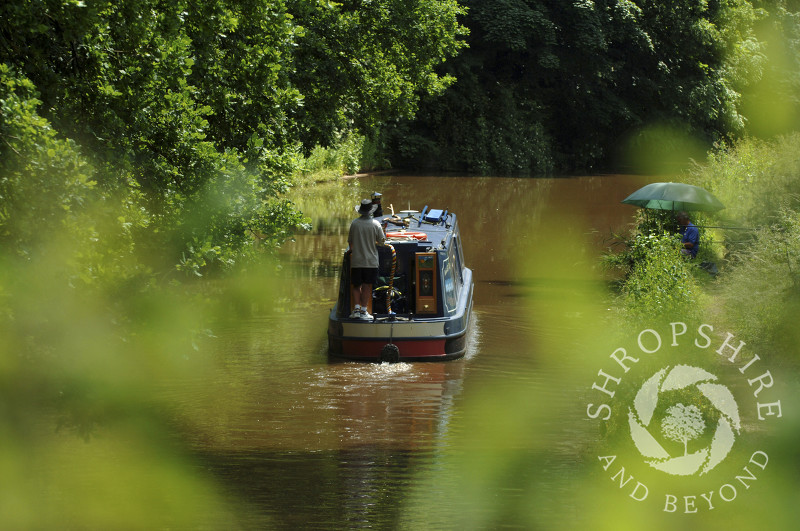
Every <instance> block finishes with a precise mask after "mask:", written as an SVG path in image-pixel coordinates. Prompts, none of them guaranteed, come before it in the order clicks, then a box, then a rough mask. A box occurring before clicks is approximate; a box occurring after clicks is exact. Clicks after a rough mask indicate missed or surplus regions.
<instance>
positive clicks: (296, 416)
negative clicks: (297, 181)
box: [187, 176, 643, 529]
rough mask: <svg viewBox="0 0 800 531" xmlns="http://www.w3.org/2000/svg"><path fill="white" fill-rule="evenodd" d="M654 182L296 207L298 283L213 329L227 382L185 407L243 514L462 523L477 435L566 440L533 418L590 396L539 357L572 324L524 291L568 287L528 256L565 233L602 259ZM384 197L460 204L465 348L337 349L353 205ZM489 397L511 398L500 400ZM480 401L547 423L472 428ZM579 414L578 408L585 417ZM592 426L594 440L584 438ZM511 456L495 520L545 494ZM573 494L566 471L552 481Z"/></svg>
mask: <svg viewBox="0 0 800 531" xmlns="http://www.w3.org/2000/svg"><path fill="white" fill-rule="evenodd" d="M642 184H643V181H642V180H641V179H638V178H633V177H627V176H593V177H573V178H562V179H513V178H463V177H422V176H373V177H366V178H361V179H356V180H352V181H350V182H349V183H348V184H346V185H344V186H341V185H320V186H319V187H317V189H315V190H313V191H312V192H310V193H309V195H308V196H307V197H304V198H303V199H302V200H298V202H299V203H300V205H301V207H302V208H303V209H304V210H305V211H306V212H307V213H308V214H309V216H310V217H311V219H312V224H313V230H312V231H311V232H310V233H309V234H304V235H301V236H298V237H297V238H296V241H295V242H293V243H290V244H287V245H286V247H285V248H284V250H283V253H282V257H283V261H284V270H285V271H286V277H287V282H286V283H285V286H284V287H285V291H283V292H282V293H281V295H280V297H279V298H278V299H277V300H276V301H274V307H275V308H277V310H276V311H273V312H270V313H268V314H267V315H266V316H263V317H259V318H254V319H252V320H250V321H248V322H247V323H244V325H245V326H240V327H237V328H236V329H235V330H234V329H231V330H217V331H215V332H216V334H217V336H218V341H217V343H218V345H219V351H218V369H217V370H216V373H215V374H216V378H215V381H214V382H211V383H205V384H204V386H206V391H207V392H206V393H205V395H204V396H205V397H206V398H205V399H203V398H200V399H197V402H195V403H193V404H189V405H188V406H187V409H189V410H191V411H192V413H191V414H190V415H189V416H191V417H193V420H192V423H193V428H192V430H193V432H194V434H195V435H194V437H195V440H194V441H193V445H194V446H195V448H196V450H197V452H198V454H199V455H200V456H201V460H202V462H203V463H204V464H205V465H204V466H205V467H206V468H207V469H208V470H210V471H211V472H212V474H213V475H214V476H215V477H217V478H218V479H219V481H220V484H221V485H222V486H223V488H224V489H225V491H226V493H227V495H228V496H229V497H230V498H231V499H233V500H236V501H237V503H239V504H241V508H242V510H241V513H240V514H241V521H240V522H239V523H238V524H239V525H241V526H243V527H246V528H287V529H288V528H305V529H309V528H312V529H314V528H317V529H346V528H358V527H371V528H378V529H387V528H390V529H391V528H406V529H420V528H424V529H449V528H452V526H453V525H454V524H453V522H454V520H453V515H452V514H451V513H450V511H449V510H448V507H449V506H450V503H449V501H450V500H452V499H453V498H454V497H460V496H461V489H463V488H464V487H465V485H464V482H465V477H463V475H462V471H460V469H459V468H458V467H457V466H455V465H453V461H452V460H450V459H449V456H452V455H459V454H464V453H467V452H469V448H471V447H472V446H471V445H472V444H473V443H474V444H477V445H479V446H481V447H482V448H483V450H482V451H484V452H486V451H488V452H489V453H490V455H494V452H495V451H496V450H498V448H500V449H501V450H502V448H504V447H505V446H506V445H508V448H509V449H511V450H513V451H514V452H515V453H514V455H517V454H518V453H519V452H522V454H520V455H528V454H527V452H528V449H532V448H538V447H540V446H541V445H542V444H544V442H545V441H550V440H552V439H553V437H554V435H553V434H554V433H559V434H560V435H563V433H562V427H560V426H556V425H553V424H548V423H547V422H549V421H547V420H543V421H541V422H543V423H544V424H542V423H540V424H535V422H534V419H535V417H536V416H537V415H538V413H537V411H538V410H539V408H541V407H542V404H541V402H542V400H546V401H549V402H550V405H551V406H558V405H559V404H561V405H565V404H566V405H567V406H566V407H567V408H568V409H569V404H570V403H572V402H574V401H575V397H573V396H569V395H568V394H565V393H563V392H562V391H563V390H561V389H558V388H553V387H552V382H553V379H554V378H556V375H555V374H553V373H552V372H553V371H552V369H548V367H549V366H547V365H545V364H541V363H539V362H538V358H537V356H538V350H537V348H539V347H537V345H538V344H540V343H541V341H542V340H545V341H546V339H547V336H548V334H558V333H559V331H558V330H553V327H552V320H549V321H547V322H548V323H551V324H548V325H545V324H543V322H540V321H539V320H537V319H531V317H530V314H529V313H528V312H526V311H524V308H523V307H524V297H523V295H524V294H525V293H526V291H529V290H530V289H531V284H532V283H534V284H535V289H539V290H543V289H544V290H551V291H552V296H553V297H555V298H558V297H560V296H561V292H560V290H562V289H564V286H563V285H562V283H560V282H558V281H554V280H553V279H551V278H546V277H541V278H531V275H532V273H530V271H526V270H525V267H524V266H523V265H520V264H523V263H525V262H524V258H525V257H526V256H531V255H537V254H538V253H548V252H552V250H550V249H551V246H550V244H551V243H552V242H553V241H556V242H564V241H570V242H574V243H572V244H571V245H572V246H573V247H574V249H572V251H574V255H575V257H576V260H578V261H584V262H585V263H586V264H589V265H593V264H595V263H596V261H597V257H598V255H599V254H600V253H601V252H602V251H603V250H604V249H605V247H606V246H607V245H608V244H609V243H610V242H611V239H610V236H611V233H612V232H613V231H619V230H622V229H624V228H625V227H626V226H627V224H629V223H630V222H631V221H632V219H633V214H634V212H635V209H634V208H633V207H630V206H626V205H622V204H620V200H621V199H623V198H624V197H626V196H627V195H628V194H629V193H631V192H632V191H634V190H636V189H637V188H639V187H640V186H641V185H642ZM376 190H377V191H380V192H382V193H383V198H384V199H383V202H384V209H385V210H386V211H388V210H389V206H390V205H393V206H394V208H395V210H397V211H399V210H403V209H408V208H411V209H416V210H421V209H422V207H424V206H425V205H429V206H430V207H434V208H442V209H449V210H451V211H454V212H456V213H457V215H458V219H459V223H460V227H461V233H462V235H463V242H464V254H465V260H466V263H467V265H468V266H469V267H470V268H472V269H473V271H474V278H475V283H476V286H475V301H474V317H475V319H474V324H473V326H472V329H471V331H470V336H469V346H468V349H467V355H466V356H465V357H464V358H463V359H460V360H455V361H451V362H444V363H416V364H409V363H400V364H395V365H389V364H382V365H378V364H362V363H352V362H347V363H344V362H336V361H330V360H329V359H328V357H327V355H326V337H325V332H326V322H327V316H328V312H329V310H330V308H331V307H332V305H333V303H334V301H335V297H336V292H337V285H336V284H337V274H338V267H339V262H340V258H341V252H342V250H343V249H344V248H345V246H346V241H345V240H346V233H347V228H348V225H349V223H350V221H351V220H352V219H353V218H354V217H355V213H354V211H353V207H354V205H356V203H357V202H358V201H359V199H360V198H362V197H368V196H369V195H370V193H371V192H372V191H376ZM562 215H563V216H565V217H564V218H563V219H562V218H561V217H560V216H562ZM572 222H575V223H572ZM574 288H575V286H574V285H573V286H571V288H567V289H574ZM519 390H533V391H535V396H536V397H537V398H538V401H537V403H535V404H531V403H526V402H525V398H524V397H521V395H520V394H519V393H520V391H519ZM490 392H491V393H493V394H491V393H490ZM487 393H490V394H489V396H494V397H495V398H494V399H484V397H485V396H487ZM193 396H203V395H193ZM525 396H527V395H525ZM492 400H495V401H496V402H495V403H492ZM476 402H479V403H480V405H479V406H478V407H479V408H481V407H485V408H489V410H491V408H493V407H496V408H503V409H505V408H520V409H521V410H522V411H530V413H529V414H528V415H529V416H530V422H531V424H530V425H528V424H527V423H525V424H524V429H522V428H521V427H520V426H509V427H505V428H503V427H502V426H501V427H500V428H498V427H496V426H495V427H491V426H490V425H487V428H486V429H487V430H488V431H491V430H494V429H501V430H502V429H506V428H507V429H508V433H509V434H511V435H510V436H506V435H502V437H501V436H500V435H498V439H493V438H491V437H490V435H491V434H484V435H479V436H478V437H477V438H471V435H472V431H471V430H474V427H475V422H474V421H473V420H472V419H474V418H475V417H474V415H475V413H474V410H475V403H476ZM573 414H574V416H575V418H576V419H577V418H580V416H582V415H583V410H582V409H581V408H576V409H575V410H574V413H573ZM526 418H527V417H526ZM569 424H570V419H567V421H566V425H569ZM568 429H571V428H568ZM503 433H505V432H503ZM570 437H573V435H572V434H571V435H570V436H569V437H568V440H569V438H570ZM581 437H584V438H585V437H586V436H585V435H581V434H580V433H576V434H574V438H578V439H580V438H581ZM475 441H477V442H475ZM583 442H584V443H586V444H589V443H591V441H583ZM571 444H576V445H580V444H581V441H580V440H578V441H574V440H573V441H571ZM567 446H570V445H567ZM570 447H571V446H570ZM501 453H502V452H501ZM559 455H560V456H561V457H558V456H559ZM531 459H534V460H536V459H539V458H538V457H531ZM571 459H574V452H573V451H572V450H570V449H569V448H564V449H563V451H557V452H555V455H554V456H551V459H550V460H549V461H548V462H547V464H546V467H548V468H549V470H550V471H551V474H550V475H549V477H552V478H558V477H562V476H563V477H566V476H567V475H568V469H569V467H568V466H567V464H568V463H569V462H570V460H571ZM489 462H490V463H491V460H490V461H489ZM510 463H511V465H509V463H505V465H504V466H512V467H513V468H515V470H514V471H513V473H510V475H509V477H510V478H512V479H510V480H509V481H507V482H505V483H503V484H493V483H491V481H489V482H488V484H487V483H486V482H484V483H482V482H481V481H480V479H476V480H475V481H473V487H472V488H484V489H486V492H485V495H486V497H487V498H488V499H496V498H498V497H500V498H502V499H503V500H505V501H504V502H503V506H504V507H505V506H506V505H507V506H508V507H507V508H506V509H503V511H506V510H507V511H508V512H507V515H508V516H507V518H504V517H502V516H494V517H491V518H490V519H489V520H488V521H489V523H490V524H491V526H492V527H494V526H495V525H496V526H502V525H512V526H513V525H514V524H515V522H516V523H519V522H524V521H528V520H526V519H525V518H521V519H520V518H519V517H515V516H513V515H514V514H516V513H518V511H517V509H514V507H517V508H519V507H524V506H526V504H528V503H530V504H533V500H531V499H530V498H529V497H530V496H531V494H530V490H529V489H527V488H522V487H520V486H519V483H520V482H525V481H528V480H530V479H531V478H530V476H531V475H533V474H534V471H535V470H540V469H541V468H542V467H541V466H538V465H537V466H533V465H532V463H531V462H527V464H525V463H524V462H523V464H522V465H521V466H519V465H520V463H519V461H518V459H513V460H511V461H510ZM487 466H489V465H488V464H487ZM543 466H545V465H543ZM562 469H563V470H564V474H561V472H560V471H561V470H562ZM473 472H474V471H473ZM476 474H477V475H478V476H480V474H479V473H475V474H473V476H472V477H473V479H474V476H475V475H476ZM548 481H550V480H548ZM476 485H477V486H476ZM564 488H566V487H565V486H564V485H560V484H559V480H558V479H553V480H552V481H550V483H548V484H547V485H546V489H545V490H550V491H552V492H558V491H559V489H564ZM431 507H433V509H431ZM494 510H495V511H497V509H494ZM554 510H555V509H554ZM501 512H502V511H501ZM476 527H482V526H481V525H476Z"/></svg>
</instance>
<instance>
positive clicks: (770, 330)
mask: <svg viewBox="0 0 800 531" xmlns="http://www.w3.org/2000/svg"><path fill="white" fill-rule="evenodd" d="M780 216H781V219H780V220H779V221H776V222H775V223H774V224H773V225H771V226H770V227H765V228H762V229H760V230H758V231H757V232H756V233H755V234H754V237H753V240H752V243H751V244H750V245H748V246H744V247H742V248H740V249H738V250H736V251H735V252H734V254H733V256H732V259H733V265H732V266H731V267H730V268H729V269H728V270H727V271H725V272H724V274H723V275H722V276H721V278H720V281H721V288H720V295H721V297H722V300H723V301H724V309H725V316H726V318H727V319H728V320H729V322H730V324H731V326H732V327H735V329H736V330H740V331H741V333H742V336H743V337H745V338H747V341H750V342H752V343H754V344H757V345H769V346H771V347H772V348H777V349H778V350H779V351H783V350H786V349H788V348H789V347H790V346H792V345H796V344H797V340H798V339H800V336H799V335H798V332H797V318H796V317H797V312H798V311H800V302H799V301H800V214H799V213H798V212H797V211H789V210H783V211H781V214H780Z"/></svg>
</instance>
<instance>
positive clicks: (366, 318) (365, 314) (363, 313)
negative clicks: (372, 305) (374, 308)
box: [361, 308, 372, 321]
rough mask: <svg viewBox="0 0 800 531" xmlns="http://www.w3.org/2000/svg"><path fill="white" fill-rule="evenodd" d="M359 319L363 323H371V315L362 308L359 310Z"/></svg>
mask: <svg viewBox="0 0 800 531" xmlns="http://www.w3.org/2000/svg"><path fill="white" fill-rule="evenodd" d="M361 319H363V320H364V321H372V315H371V314H370V313H369V312H367V310H365V309H364V308H361Z"/></svg>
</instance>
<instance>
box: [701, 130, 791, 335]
mask: <svg viewBox="0 0 800 531" xmlns="http://www.w3.org/2000/svg"><path fill="white" fill-rule="evenodd" d="M798 150H800V135H798V134H792V135H788V136H783V137H778V138H775V139H774V140H772V141H769V142H767V141H763V140H757V139H747V140H742V141H739V142H737V143H735V144H733V145H731V146H724V147H723V148H722V149H720V150H718V151H716V152H714V153H712V154H711V155H710V156H709V159H708V161H707V163H706V164H704V165H701V166H698V167H697V168H696V170H695V173H694V178H695V179H696V180H697V182H698V183H700V184H702V185H703V186H705V187H707V188H708V189H709V190H713V191H714V193H715V195H717V196H718V197H719V198H720V200H721V201H722V202H723V203H724V204H725V205H726V209H725V210H724V211H723V212H724V213H725V214H726V217H727V225H729V226H731V227H733V228H732V229H729V230H722V231H721V232H722V235H723V237H724V242H725V248H726V251H727V259H728V262H727V264H726V267H725V268H724V269H723V270H722V272H721V273H722V274H721V275H720V277H719V279H718V284H719V288H718V291H719V306H720V307H721V309H722V310H723V312H724V315H725V317H726V319H728V320H729V322H730V326H731V327H732V328H735V329H737V330H740V331H741V333H742V335H743V337H746V338H747V341H750V342H754V343H756V344H765V345H769V346H771V347H773V348H775V347H777V348H788V346H789V345H791V344H796V341H797V339H798V338H797V332H796V326H795V325H794V321H795V319H794V315H796V312H797V310H798V308H797V304H798V303H797V301H798V300H799V299H798V289H800V288H799V286H800V277H799V276H798V272H799V271H800V263H798V261H799V260H800V214H798V213H799V212H800V194H799V193H798V190H800V161H799V160H798V158H797V153H798ZM792 341H795V343H792Z"/></svg>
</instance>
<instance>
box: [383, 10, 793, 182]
mask: <svg viewBox="0 0 800 531" xmlns="http://www.w3.org/2000/svg"><path fill="white" fill-rule="evenodd" d="M465 5H466V7H468V8H469V11H468V13H467V15H466V16H465V18H464V23H465V25H466V26H467V27H468V28H469V29H470V36H469V39H468V43H469V48H468V49H467V50H465V51H464V52H463V53H461V54H460V55H459V56H458V57H457V58H456V59H454V60H453V61H450V62H448V63H447V64H446V65H445V68H444V69H443V70H442V71H443V72H446V73H448V74H451V75H453V76H455V77H457V79H458V82H457V83H456V84H455V85H453V86H452V87H451V88H450V89H449V90H448V91H447V92H446V93H445V94H443V95H442V96H440V97H436V98H432V99H430V98H429V99H426V100H424V101H423V103H422V107H421V112H420V113H419V114H418V118H417V119H416V121H414V122H411V123H405V124H403V125H402V126H400V127H398V128H397V129H396V131H395V130H394V129H393V130H392V131H390V132H391V133H392V136H393V145H394V146H396V147H395V151H394V152H395V156H397V157H398V160H399V161H401V162H403V163H406V162H407V163H411V162H413V163H416V164H417V165H419V166H436V167H440V168H445V169H457V170H465V169H466V170H472V171H478V172H481V173H493V172H502V173H516V174H525V173H541V172H547V171H552V170H574V169H591V168H596V167H598V166H599V167H609V166H613V165H619V164H625V163H627V161H625V160H621V159H620V157H621V156H622V153H621V152H620V147H621V145H622V144H624V143H625V142H627V141H633V142H637V141H640V139H639V132H640V131H641V130H645V131H646V130H647V128H648V127H651V126H658V127H661V128H666V129H669V130H674V131H680V132H681V134H682V135H683V136H686V137H687V138H694V139H697V142H699V143H700V145H701V152H703V151H705V148H706V146H708V145H710V144H711V143H712V142H714V141H717V140H719V139H725V138H729V137H732V136H735V135H738V134H741V133H743V132H744V131H745V127H746V123H747V119H746V118H745V116H743V114H742V113H743V102H742V99H741V95H742V94H743V91H744V90H745V89H748V87H751V85H752V84H753V83H755V82H756V81H757V80H758V79H760V78H761V76H763V74H764V72H765V70H766V69H767V68H768V63H767V54H768V52H769V50H767V47H766V43H765V37H761V36H760V35H759V34H758V33H757V32H756V25H757V24H758V23H759V21H761V20H763V19H764V18H765V16H766V14H765V11H764V10H763V9H757V8H756V7H754V4H753V2H750V1H748V0H730V1H725V2H694V1H679V2H650V1H647V2H629V1H616V0H614V1H594V2H589V1H586V2H567V3H565V2H558V1H553V0H502V1H495V2H479V1H468V2H465ZM776 9H777V8H776ZM782 20H783V21H789V20H791V17H789V16H784V17H783V18H782ZM785 26H786V27H790V26H791V25H790V24H788V22H787V24H785ZM791 27H794V26H791ZM790 33H791V32H790V31H789V29H786V30H784V34H786V35H789V34H790ZM785 42H787V43H788V42H789V41H788V40H787V41H785ZM792 46H793V45H788V49H790V50H791V49H795V48H792ZM794 46H796V44H795V45H794ZM792 68H793V69H790V70H789V71H790V72H797V71H798V69H797V68H796V65H794V66H793V67H792ZM754 113H755V111H753V112H752V113H751V115H752V114H754ZM750 117H752V116H750ZM684 160H685V159H684Z"/></svg>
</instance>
